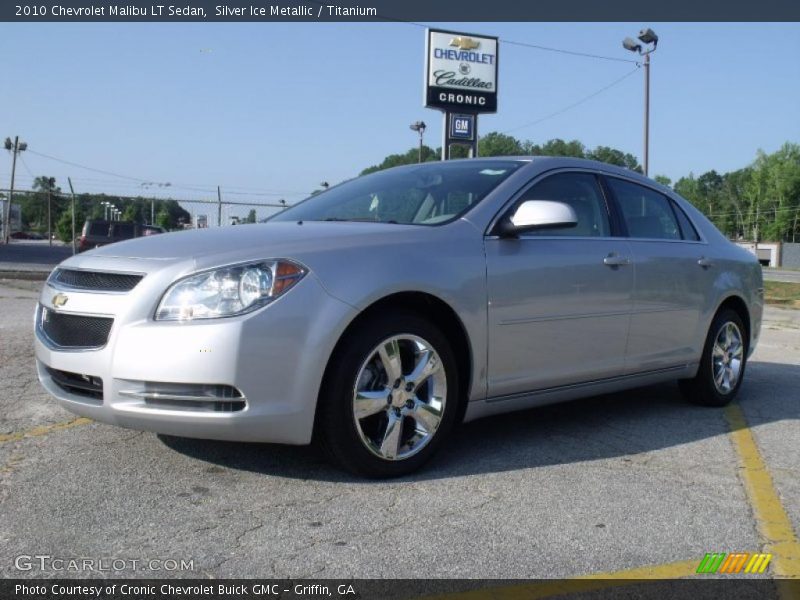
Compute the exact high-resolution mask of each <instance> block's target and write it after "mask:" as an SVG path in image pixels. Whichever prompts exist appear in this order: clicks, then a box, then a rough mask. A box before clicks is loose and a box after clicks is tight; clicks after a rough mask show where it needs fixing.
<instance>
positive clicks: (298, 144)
mask: <svg viewBox="0 0 800 600" xmlns="http://www.w3.org/2000/svg"><path fill="white" fill-rule="evenodd" d="M432 25H433V24H432ZM436 25H437V26H444V27H446V28H451V29H457V30H463V31H467V32H475V33H486V34H494V35H499V36H500V38H501V40H502V38H506V39H509V40H518V41H526V42H529V43H533V44H542V45H546V46H555V47H560V48H569V49H573V50H577V51H583V52H590V53H598V54H606V55H610V56H616V57H619V58H634V55H633V54H631V53H629V52H627V51H625V50H624V49H623V48H622V47H621V44H620V41H621V40H622V38H623V37H625V36H626V35H633V34H635V33H636V32H637V31H638V29H639V28H640V27H641V26H643V25H650V26H652V27H653V28H654V29H655V30H656V31H657V32H658V34H659V36H660V38H661V43H660V45H659V47H658V50H657V52H656V53H655V54H654V55H653V68H652V106H651V111H652V112H651V115H652V120H651V169H650V171H651V175H655V174H665V175H667V176H669V177H671V178H673V179H675V178H677V177H680V176H682V175H685V174H688V173H689V172H690V171H693V172H694V173H695V174H699V173H703V172H705V171H707V170H709V169H717V170H718V171H727V170H731V169H736V168H740V167H743V166H745V165H747V164H748V163H749V162H751V161H752V160H753V158H754V157H755V153H756V151H757V149H759V148H762V149H764V150H766V151H774V150H775V149H777V148H778V147H779V146H780V145H781V144H782V143H783V142H785V141H795V142H798V141H800V24H796V23H795V24H761V23H753V24H670V23H666V24H665V23H660V24H659V23H650V24H643V23H642V24H640V23H622V24H618V23H596V24H566V23H565V24H547V23H477V24H476V23H465V24H457V23H450V24H436ZM423 54H424V29H422V28H419V27H415V26H412V25H408V24H401V23H391V24H389V23H387V24H317V23H310V24H302V23H295V24H216V23H215V24H210V23H209V24H188V23H187V24H110V23H104V24H37V25H34V24H9V23H4V24H2V26H0V55H2V56H3V57H4V58H3V69H2V76H3V86H2V87H3V92H2V94H0V138H4V137H5V136H7V135H12V136H13V135H14V134H19V135H20V136H21V137H22V138H23V139H24V140H25V141H27V142H28V144H29V146H30V149H31V150H32V151H37V152H41V153H44V154H48V155H51V156H55V157H59V158H63V159H66V160H69V161H72V162H76V163H80V164H83V165H88V166H91V167H95V168H97V169H101V170H106V171H111V172H115V173H119V174H123V175H129V176H132V177H134V178H140V179H143V180H151V181H156V182H159V181H160V182H167V181H168V182H171V183H173V184H174V187H173V188H172V189H171V193H172V194H173V195H175V196H180V197H188V198H201V197H207V196H208V192H206V191H202V189H189V188H205V189H208V190H211V189H213V186H216V185H218V184H219V185H221V186H222V189H223V193H225V195H226V198H230V199H239V200H243V199H245V198H251V197H250V196H240V197H238V198H237V197H235V196H234V195H232V194H231V193H232V192H265V193H269V194H271V195H269V196H264V198H265V199H267V198H270V199H277V198H280V197H285V198H286V199H287V200H288V201H289V202H294V201H296V200H298V199H300V198H302V197H304V195H307V193H308V192H310V191H311V190H312V189H314V188H315V187H317V186H318V183H319V182H320V181H323V180H326V181H329V182H331V183H335V182H338V181H340V180H342V179H345V178H349V177H352V176H353V175H355V174H357V173H358V172H359V171H360V170H361V169H363V168H364V167H366V166H369V165H371V164H374V163H376V162H379V161H380V160H381V159H382V158H383V157H384V156H386V155H387V154H389V153H394V152H403V151H406V150H407V149H409V148H410V147H412V146H413V145H415V143H416V138H415V135H416V134H415V133H414V132H412V131H410V130H409V128H408V124H409V123H411V122H412V121H415V120H418V119H423V120H425V121H426V122H427V123H428V124H429V129H428V131H427V132H426V142H428V143H429V144H430V145H432V146H438V145H439V143H440V139H441V116H440V113H438V112H436V111H432V110H429V109H425V108H423V107H422V79H423ZM632 68H633V65H631V64H625V63H617V62H610V61H603V60H591V59H587V58H579V57H573V56H567V55H563V54H556V53H550V52H543V51H538V50H533V49H527V48H520V47H516V46H511V45H507V44H505V45H504V44H502V41H501V46H500V99H499V111H498V113H497V114H496V115H487V116H482V117H481V120H480V132H481V133H487V132H489V131H494V130H497V131H507V130H512V129H514V131H513V134H514V135H515V136H517V137H519V138H522V139H531V140H533V141H535V142H543V141H546V140H548V139H550V138H554V137H560V138H564V139H573V138H577V139H579V140H581V141H582V142H584V143H585V144H586V145H587V146H590V147H591V146H595V145H598V144H604V145H609V146H614V147H617V148H620V149H622V150H624V151H626V152H632V153H634V154H636V155H637V156H641V147H642V141H641V138H642V104H643V89H642V88H643V74H642V71H641V70H639V71H638V72H637V73H635V74H634V75H632V76H631V77H629V78H627V79H625V80H624V81H622V82H621V83H620V84H618V85H616V86H614V87H612V88H611V89H609V90H607V91H605V92H603V93H602V94H600V95H598V96H597V97H595V98H593V99H591V100H589V101H587V102H585V103H583V104H581V105H580V106H578V107H576V108H573V109H571V110H568V111H566V112H565V113H563V114H561V115H559V116H556V117H554V118H551V119H547V120H545V121H543V122H541V123H539V124H538V125H535V126H532V127H528V128H523V129H518V130H517V129H515V128H517V127H519V126H520V125H523V124H525V123H529V122H531V121H535V120H537V119H539V118H541V117H543V116H546V115H548V114H550V113H553V112H555V111H558V110H560V109H562V108H564V107H565V106H567V105H569V104H572V103H574V102H576V101H577V100H580V99H581V98H583V97H584V96H587V95H589V94H591V93H593V92H595V91H596V90H598V89H599V88H602V87H603V86H605V85H607V84H609V83H611V82H612V81H614V80H615V79H617V78H619V77H621V76H623V75H625V74H626V73H627V72H628V71H630V70H631V69H632ZM9 86H11V87H9ZM4 156H5V154H3V155H2V156H0V187H7V186H8V180H9V175H10V170H11V169H10V156H5V158H4ZM23 156H24V159H25V164H24V165H19V167H18V176H19V184H20V185H21V186H26V185H29V184H30V181H31V177H30V174H29V172H28V169H30V173H33V174H34V175H39V174H47V175H54V176H56V177H57V178H58V179H59V183H60V184H61V185H62V187H66V177H67V175H70V176H72V178H73V181H74V182H75V184H76V187H77V189H78V191H104V190H105V191H110V192H113V193H119V194H122V193H132V194H134V193H137V192H138V191H139V190H140V186H139V183H138V182H136V181H130V180H125V179H120V178H114V177H111V176H108V175H103V174H99V173H92V172H89V171H85V170H83V169H80V168H77V167H71V166H68V165H64V164H60V163H58V162H53V161H50V160H48V159H45V158H43V157H41V156H37V155H35V154H33V153H32V152H28V153H25V154H24V155H23Z"/></svg>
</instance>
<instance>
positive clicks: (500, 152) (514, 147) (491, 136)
mask: <svg viewBox="0 0 800 600" xmlns="http://www.w3.org/2000/svg"><path fill="white" fill-rule="evenodd" d="M478 153H479V155H480V156H519V155H520V154H525V150H524V149H523V147H522V144H521V143H520V141H519V140H518V139H517V138H515V137H512V136H510V135H506V134H504V133H498V132H496V131H492V132H491V133H487V134H486V135H484V136H483V137H481V138H480V140H479V142H478Z"/></svg>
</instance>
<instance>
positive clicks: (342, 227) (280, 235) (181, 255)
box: [76, 221, 431, 267]
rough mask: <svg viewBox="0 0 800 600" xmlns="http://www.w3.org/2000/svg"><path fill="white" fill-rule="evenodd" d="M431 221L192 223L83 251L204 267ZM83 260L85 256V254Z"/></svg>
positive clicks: (327, 246)
mask: <svg viewBox="0 0 800 600" xmlns="http://www.w3.org/2000/svg"><path fill="white" fill-rule="evenodd" d="M430 229H431V228H430V227H425V226H419V225H400V224H393V223H364V222H317V221H305V222H302V223H298V222H288V221H287V222H278V223H260V224H251V225H239V226H235V227H233V226H232V227H222V228H213V229H194V230H188V231H179V232H175V233H167V234H162V235H156V236H147V237H141V238H136V239H133V240H127V241H124V242H117V243H115V244H109V245H107V246H102V247H100V248H96V249H94V250H90V251H88V252H85V253H83V254H81V255H80V257H76V258H81V259H86V262H97V261H98V259H99V260H105V259H112V260H113V259H125V260H126V261H130V260H142V261H159V262H161V264H163V263H164V262H170V261H172V262H184V261H187V260H192V261H193V262H194V263H195V265H196V266H198V267H205V266H213V265H220V264H225V263H229V262H232V261H235V260H239V259H241V260H257V259H261V258H295V259H298V260H302V259H303V258H305V257H307V256H309V255H314V254H317V253H320V252H325V253H330V252H335V251H336V250H337V249H352V248H354V247H356V246H357V247H359V248H365V249H368V248H369V247H370V246H375V245H381V246H385V245H386V244H387V242H388V241H389V240H392V239H395V240H398V241H402V240H405V241H410V240H411V239H415V240H418V239H419V237H420V236H425V235H426V233H428V232H429V231H430ZM81 262H84V261H83V260H82V261H81Z"/></svg>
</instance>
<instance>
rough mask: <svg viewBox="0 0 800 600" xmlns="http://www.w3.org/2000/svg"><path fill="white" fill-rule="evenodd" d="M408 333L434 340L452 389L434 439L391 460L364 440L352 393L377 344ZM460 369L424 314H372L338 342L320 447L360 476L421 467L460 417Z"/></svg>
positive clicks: (322, 407) (320, 423) (322, 404)
mask: <svg viewBox="0 0 800 600" xmlns="http://www.w3.org/2000/svg"><path fill="white" fill-rule="evenodd" d="M403 334H409V335H413V336H418V337H419V338H422V339H423V340H425V341H426V342H428V343H429V344H430V346H431V347H432V348H433V350H434V351H435V352H436V354H438V356H439V358H440V359H441V365H442V366H443V367H444V377H445V379H446V386H447V387H446V394H445V402H444V407H443V410H442V414H441V419H440V421H439V424H438V427H437V428H436V429H435V431H434V432H433V434H432V437H431V438H430V439H429V441H427V443H426V444H425V445H424V446H423V447H422V448H421V449H420V450H418V451H416V453H415V454H413V455H412V456H409V457H408V458H405V459H395V460H390V459H386V458H382V457H380V456H377V455H376V454H375V453H373V452H371V451H370V450H369V449H368V447H367V445H366V443H365V442H363V441H362V438H361V435H360V433H359V426H357V425H356V419H355V416H354V408H353V394H354V390H355V387H356V384H357V381H356V379H357V377H359V375H360V372H361V368H362V366H363V365H364V363H365V361H367V360H368V359H369V358H370V356H371V355H372V354H373V351H374V350H375V348H376V347H377V346H378V345H379V344H381V343H382V342H383V341H384V340H387V339H388V338H391V337H393V336H398V335H403ZM405 366H406V365H405V364H404V369H403V373H404V374H406V371H407V369H406V368H405ZM457 369H458V366H457V362H456V359H455V355H454V353H453V351H452V349H451V347H450V344H449V342H448V341H447V338H446V337H445V336H444V335H443V334H442V332H441V330H439V329H438V328H437V327H436V326H435V325H433V324H432V323H431V322H430V321H429V320H428V319H426V318H425V317H423V316H420V315H419V314H417V313H414V312H407V311H402V312H401V311H393V312H392V313H391V314H387V315H374V316H371V317H367V318H366V319H364V320H363V321H362V322H361V323H359V324H358V325H357V326H356V328H355V329H354V330H353V331H351V332H349V333H348V334H347V335H346V338H344V339H343V340H342V341H341V342H340V343H339V345H338V347H337V351H336V353H335V355H334V356H333V357H332V359H331V364H330V365H329V367H328V370H327V372H326V376H325V380H324V381H323V384H322V389H321V390H320V396H319V399H318V405H317V419H316V432H315V434H316V438H317V441H318V443H319V445H320V446H321V447H322V448H323V449H324V450H325V452H326V453H327V455H328V456H329V458H330V459H332V461H333V462H334V463H335V464H337V465H338V466H340V467H342V468H344V469H346V470H348V471H351V472H353V473H355V474H358V475H361V476H366V477H370V478H376V479H382V478H389V477H400V476H403V475H407V474H409V473H412V472H414V471H416V470H418V469H419V468H420V467H421V466H422V465H423V464H424V463H426V462H427V461H428V460H429V459H430V458H431V457H432V456H433V455H434V454H435V453H436V451H437V449H438V448H439V446H440V445H441V444H442V442H443V441H444V439H445V438H446V437H447V435H448V434H449V433H450V430H451V429H452V428H453V425H454V423H455V421H456V415H457V414H458V403H459V401H460V394H461V390H460V389H459V377H458V372H457ZM384 375H385V373H384ZM387 402H388V400H387ZM387 410H394V409H387ZM378 418H381V416H380V415H379V416H378ZM387 418H388V417H387ZM420 445H421V444H420Z"/></svg>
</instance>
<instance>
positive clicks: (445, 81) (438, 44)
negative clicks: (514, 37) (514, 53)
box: [425, 29, 497, 113]
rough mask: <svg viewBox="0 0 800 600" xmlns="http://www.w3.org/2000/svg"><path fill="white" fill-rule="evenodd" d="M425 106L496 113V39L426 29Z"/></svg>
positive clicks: (453, 110) (452, 110)
mask: <svg viewBox="0 0 800 600" xmlns="http://www.w3.org/2000/svg"><path fill="white" fill-rule="evenodd" d="M426 50H427V51H426V56H427V60H426V69H425V106H427V107H429V108H438V109H439V110H444V111H449V112H457V111H460V112H469V113H493V112H497V38H496V37H486V36H479V35H470V34H465V33H456V32H453V31H442V30H439V29H429V30H428V39H427V49H426Z"/></svg>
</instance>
